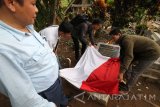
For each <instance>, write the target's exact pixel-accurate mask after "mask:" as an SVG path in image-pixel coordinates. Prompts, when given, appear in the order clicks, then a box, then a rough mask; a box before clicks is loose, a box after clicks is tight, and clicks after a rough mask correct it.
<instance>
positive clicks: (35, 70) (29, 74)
mask: <svg viewBox="0 0 160 107" xmlns="http://www.w3.org/2000/svg"><path fill="white" fill-rule="evenodd" d="M35 4H36V0H0V13H1V14H0V63H1V64H0V92H1V93H3V94H4V95H6V96H7V97H9V99H10V102H11V105H12V107H56V105H57V106H60V107H65V106H66V105H67V102H68V101H67V99H66V98H65V97H64V95H63V92H62V87H61V85H60V81H59V79H58V71H59V67H58V63H57V58H56V56H55V54H54V53H53V52H52V50H51V48H50V47H49V45H48V43H47V42H46V41H45V40H43V39H42V37H40V35H39V34H38V33H37V32H36V31H35V30H34V29H33V26H32V24H33V23H34V20H35V18H36V13H37V12H38V9H37V7H36V5H35ZM2 13H3V14H2ZM38 93H39V94H38ZM43 94H45V95H43ZM53 102H54V103H53Z"/></svg>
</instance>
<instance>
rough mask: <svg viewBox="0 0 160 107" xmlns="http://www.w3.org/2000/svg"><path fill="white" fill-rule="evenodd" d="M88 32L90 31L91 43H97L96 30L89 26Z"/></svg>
mask: <svg viewBox="0 0 160 107" xmlns="http://www.w3.org/2000/svg"><path fill="white" fill-rule="evenodd" d="M88 33H89V39H90V41H91V44H92V45H95V44H94V32H93V29H92V27H91V26H89V27H88Z"/></svg>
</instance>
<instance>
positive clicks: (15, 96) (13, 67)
mask: <svg viewBox="0 0 160 107" xmlns="http://www.w3.org/2000/svg"><path fill="white" fill-rule="evenodd" d="M17 57H18V56H17V55H11V54H8V52H7V51H1V52H0V63H1V64H0V92H2V93H3V94H5V95H6V96H8V97H9V99H10V102H11V105H12V107H56V106H55V104H54V103H51V102H48V101H47V100H45V99H43V98H42V97H41V96H40V95H38V94H37V92H36V90H35V89H34V86H33V85H32V82H31V79H30V77H29V76H28V74H27V73H26V72H25V71H24V69H23V67H22V66H23V64H22V63H21V61H20V60H19V59H18V58H17Z"/></svg>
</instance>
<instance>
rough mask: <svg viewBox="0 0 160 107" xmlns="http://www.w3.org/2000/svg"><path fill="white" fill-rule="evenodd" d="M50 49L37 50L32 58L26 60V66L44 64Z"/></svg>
mask: <svg viewBox="0 0 160 107" xmlns="http://www.w3.org/2000/svg"><path fill="white" fill-rule="evenodd" d="M49 52H50V51H49V50H47V49H41V48H39V49H38V50H36V51H35V53H34V54H33V55H32V56H31V58H30V59H29V60H28V61H26V63H25V67H24V68H29V67H33V66H41V65H42V64H43V60H44V57H45V56H46V55H47V54H49Z"/></svg>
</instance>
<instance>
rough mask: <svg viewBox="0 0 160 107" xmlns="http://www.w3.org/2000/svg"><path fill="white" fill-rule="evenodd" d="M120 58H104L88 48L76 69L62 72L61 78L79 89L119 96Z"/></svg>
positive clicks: (93, 49) (67, 69) (66, 69)
mask: <svg viewBox="0 0 160 107" xmlns="http://www.w3.org/2000/svg"><path fill="white" fill-rule="evenodd" d="M119 68H120V61H119V58H110V57H106V56H102V55H101V54H100V53H99V52H98V51H97V50H96V49H95V48H94V47H93V46H91V47H88V48H87V49H86V51H85V53H84V54H83V56H82V57H81V59H80V60H79V62H78V63H77V65H76V66H75V67H74V68H65V69H62V70H60V76H61V77H63V78H65V79H66V80H67V81H68V82H70V83H71V84H73V85H74V86H76V87H77V88H79V89H83V90H86V91H90V92H99V93H105V94H118V93H119V91H118V85H119V81H118V74H119Z"/></svg>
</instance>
